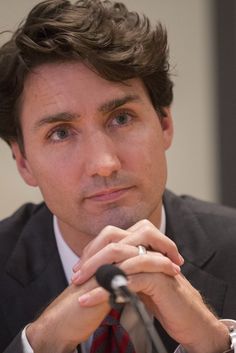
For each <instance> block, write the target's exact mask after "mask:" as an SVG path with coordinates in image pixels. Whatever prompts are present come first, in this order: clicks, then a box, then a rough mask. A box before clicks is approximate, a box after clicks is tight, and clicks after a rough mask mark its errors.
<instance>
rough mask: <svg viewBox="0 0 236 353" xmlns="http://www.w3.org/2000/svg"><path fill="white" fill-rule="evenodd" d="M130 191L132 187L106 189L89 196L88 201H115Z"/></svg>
mask: <svg viewBox="0 0 236 353" xmlns="http://www.w3.org/2000/svg"><path fill="white" fill-rule="evenodd" d="M130 189H132V187H122V188H111V189H104V190H100V191H98V192H96V193H94V194H92V195H89V196H88V197H86V199H88V200H91V201H115V200H116V199H118V198H120V197H121V196H123V195H125V194H126V193H127V192H128V191H129V190H130Z"/></svg>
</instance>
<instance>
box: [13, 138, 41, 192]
mask: <svg viewBox="0 0 236 353" xmlns="http://www.w3.org/2000/svg"><path fill="white" fill-rule="evenodd" d="M11 149H12V154H13V156H14V158H15V160H16V165H17V169H18V171H19V173H20V175H21V177H22V178H23V179H24V181H25V182H26V184H28V185H30V186H38V184H37V181H36V179H35V178H34V175H33V172H32V170H31V168H30V164H29V162H28V160H27V158H26V157H25V156H24V154H23V153H22V151H21V149H20V147H19V145H18V143H17V142H12V143H11Z"/></svg>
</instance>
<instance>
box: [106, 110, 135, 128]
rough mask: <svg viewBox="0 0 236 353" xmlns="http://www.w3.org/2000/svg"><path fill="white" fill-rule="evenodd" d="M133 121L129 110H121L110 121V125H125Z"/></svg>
mask: <svg viewBox="0 0 236 353" xmlns="http://www.w3.org/2000/svg"><path fill="white" fill-rule="evenodd" d="M131 121H132V116H131V114H130V113H128V112H120V113H118V114H116V115H115V117H113V118H112V120H111V121H110V124H109V126H123V125H128V124H129V123H130V122H131Z"/></svg>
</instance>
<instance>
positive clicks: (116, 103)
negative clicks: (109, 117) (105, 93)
mask: <svg viewBox="0 0 236 353" xmlns="http://www.w3.org/2000/svg"><path fill="white" fill-rule="evenodd" d="M135 101H141V99H140V97H139V96H138V95H137V94H129V95H126V96H124V97H121V98H115V99H112V100H110V101H109V102H106V103H103V104H102V105H101V106H100V107H99V109H98V110H99V111H100V112H103V113H108V112H110V111H112V110H114V109H116V108H119V107H121V106H122V105H124V104H126V103H130V102H135Z"/></svg>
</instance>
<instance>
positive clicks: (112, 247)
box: [107, 243, 121, 257]
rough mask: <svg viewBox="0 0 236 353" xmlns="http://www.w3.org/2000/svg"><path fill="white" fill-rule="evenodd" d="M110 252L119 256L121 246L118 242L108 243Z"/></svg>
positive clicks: (114, 255)
mask: <svg viewBox="0 0 236 353" xmlns="http://www.w3.org/2000/svg"><path fill="white" fill-rule="evenodd" d="M107 248H108V251H109V253H111V254H112V255H113V257H117V256H118V255H119V254H120V251H121V247H120V245H119V244H118V243H109V244H108V245H107Z"/></svg>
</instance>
